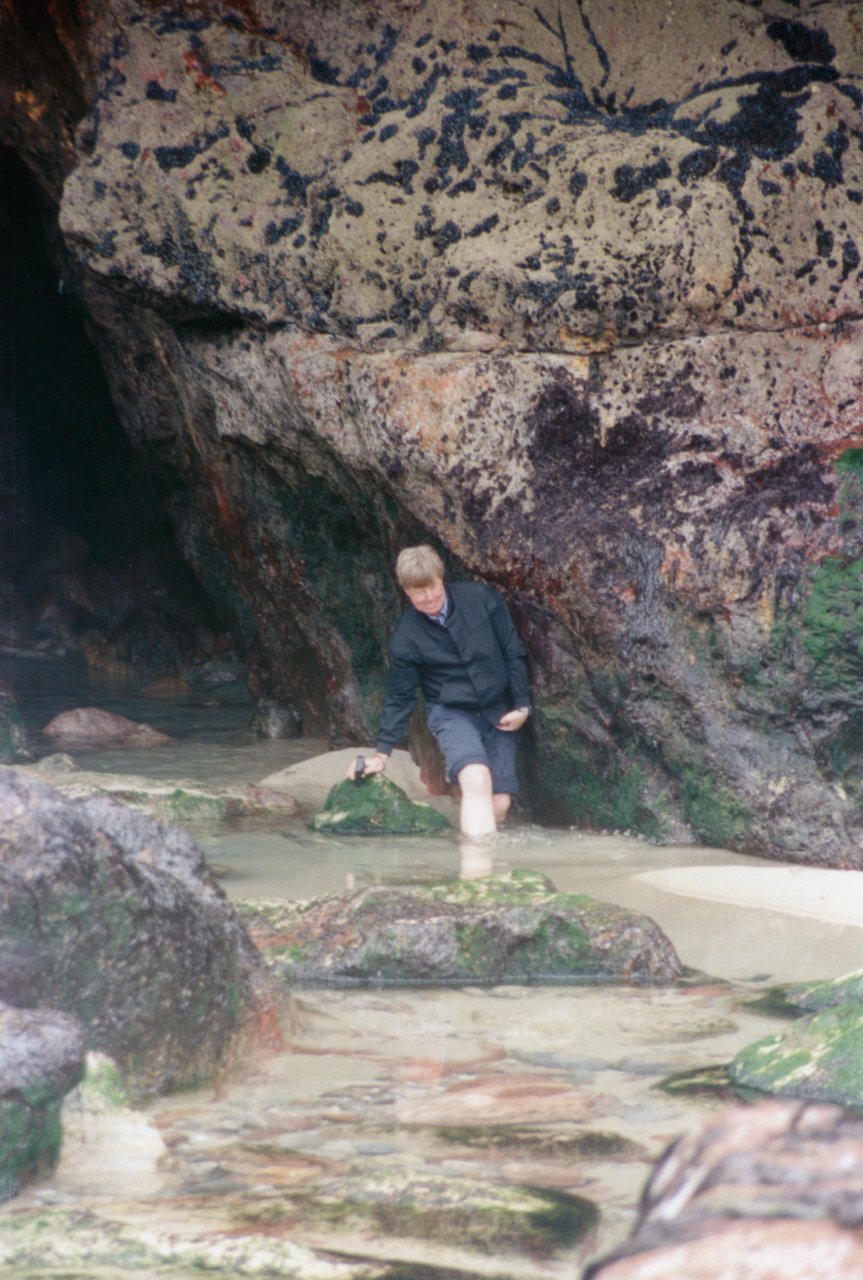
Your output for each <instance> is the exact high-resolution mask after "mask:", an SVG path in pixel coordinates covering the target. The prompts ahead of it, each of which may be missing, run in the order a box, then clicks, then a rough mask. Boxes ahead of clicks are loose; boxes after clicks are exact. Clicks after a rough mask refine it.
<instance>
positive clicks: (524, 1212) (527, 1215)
mask: <svg viewBox="0 0 863 1280" xmlns="http://www.w3.org/2000/svg"><path fill="white" fill-rule="evenodd" d="M284 1218H285V1219H286V1220H287V1222H288V1223H289V1222H290V1221H291V1220H292V1219H293V1220H296V1221H301V1222H308V1221H312V1222H314V1221H315V1220H316V1219H317V1220H319V1221H320V1222H321V1223H322V1224H331V1223H334V1222H339V1223H343V1224H346V1225H348V1226H350V1225H352V1224H356V1226H358V1227H360V1228H361V1229H364V1230H367V1231H368V1230H371V1231H372V1232H374V1234H376V1235H377V1234H381V1235H384V1236H388V1237H391V1238H392V1237H395V1238H399V1237H407V1238H414V1239H423V1240H426V1241H432V1242H434V1241H437V1242H440V1243H441V1244H451V1243H452V1241H453V1240H458V1242H459V1244H460V1246H461V1247H462V1248H464V1249H467V1250H469V1251H476V1252H478V1253H480V1254H483V1255H486V1256H487V1255H489V1254H491V1255H504V1256H506V1255H519V1254H527V1255H528V1256H530V1257H533V1258H536V1259H548V1258H551V1257H553V1256H554V1255H555V1254H556V1253H558V1252H559V1251H560V1250H561V1249H564V1248H567V1247H569V1246H571V1245H573V1244H574V1243H575V1242H576V1241H578V1240H579V1239H581V1238H582V1237H583V1236H584V1235H585V1234H586V1233H587V1232H588V1231H589V1230H590V1229H591V1228H592V1227H593V1226H594V1225H595V1224H596V1222H597V1221H598V1219H599V1211H598V1209H597V1207H596V1205H594V1204H593V1203H592V1202H591V1201H589V1200H586V1199H584V1198H583V1197H581V1196H576V1195H570V1194H568V1193H565V1192H560V1191H553V1190H546V1189H544V1188H539V1187H526V1186H519V1185H514V1184H512V1183H499V1184H495V1183H493V1182H485V1183H481V1182H478V1181H476V1180H472V1179H470V1178H468V1177H457V1176H454V1175H453V1174H449V1175H439V1176H435V1175H434V1174H433V1173H423V1174H413V1175H412V1174H411V1173H405V1172H401V1171H394V1172H385V1171H380V1172H378V1171H374V1170H373V1171H370V1172H368V1173H366V1174H364V1175H363V1174H357V1175H355V1176H354V1177H352V1178H343V1179H341V1180H340V1181H339V1182H338V1183H334V1184H333V1185H332V1186H331V1187H329V1188H328V1187H326V1186H324V1187H322V1188H318V1189H316V1192H315V1194H314V1196H309V1197H308V1198H306V1197H305V1196H303V1194H302V1190H301V1189H300V1191H299V1194H296V1193H295V1194H294V1195H293V1196H291V1197H290V1198H289V1200H288V1202H287V1204H286V1205H285V1208H284ZM408 1274H409V1273H408Z"/></svg>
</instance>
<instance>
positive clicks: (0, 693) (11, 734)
mask: <svg viewBox="0 0 863 1280" xmlns="http://www.w3.org/2000/svg"><path fill="white" fill-rule="evenodd" d="M32 759H33V755H32V752H31V751H30V743H29V740H28V737H27V730H26V728H25V727H24V721H23V720H22V719H21V714H20V712H19V711H18V704H17V703H16V701H15V695H14V693H13V692H12V690H11V689H10V688H9V686H8V685H7V684H4V683H3V681H2V680H0V764H14V763H15V761H16V760H32Z"/></svg>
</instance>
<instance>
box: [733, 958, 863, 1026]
mask: <svg viewBox="0 0 863 1280" xmlns="http://www.w3.org/2000/svg"><path fill="white" fill-rule="evenodd" d="M748 1003H749V1007H750V1008H753V1009H764V1010H765V1011H767V1012H769V1013H775V1014H777V1015H778V1016H779V1017H786V1018H787V1017H791V1018H794V1017H798V1016H799V1015H800V1014H801V1013H818V1012H819V1011H820V1010H821V1009H833V1008H835V1007H836V1006H837V1005H843V1004H859V1005H860V1006H861V1008H863V969H856V970H855V971H854V972H853V973H845V974H842V975H841V976H840V977H838V978H831V979H830V980H829V981H827V982H792V983H782V984H780V985H778V986H774V987H769V988H768V989H767V991H765V992H764V994H763V995H762V996H759V997H757V998H756V999H755V1000H751V1001H749V1002H748Z"/></svg>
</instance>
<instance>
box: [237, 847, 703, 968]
mask: <svg viewBox="0 0 863 1280" xmlns="http://www.w3.org/2000/svg"><path fill="white" fill-rule="evenodd" d="M248 919H249V926H250V929H251V931H252V935H253V937H254V939H255V941H256V942H257V944H258V946H259V947H261V949H262V950H263V951H264V952H265V954H267V956H268V957H269V959H270V961H271V963H272V964H273V967H274V969H275V970H276V972H277V973H279V974H281V975H282V976H283V977H285V978H287V979H288V981H291V982H297V981H299V982H345V983H354V982H362V983H369V982H371V983H377V982H387V983H395V984H401V983H403V984H408V985H409V984H411V983H414V982H420V983H423V982H471V983H478V982H481V983H490V984H497V983H501V982H507V981H509V982H525V981H531V980H533V981H542V980H545V981H555V980H566V981H569V982H579V981H592V982H631V983H644V984H647V983H671V982H674V981H675V980H676V979H677V978H679V977H680V974H681V966H680V961H679V960H678V958H677V955H676V954H675V951H674V948H673V947H672V945H671V943H670V942H669V941H668V939H667V938H666V937H665V935H664V934H663V933H662V932H661V930H660V929H659V928H658V927H657V926H656V925H655V924H654V923H653V921H652V920H649V919H648V918H647V917H646V916H638V915H636V914H634V913H633V912H630V911H625V910H623V909H622V908H620V907H614V906H610V905H608V904H607V903H603V902H596V901H595V900H594V899H593V898H588V897H586V896H585V895H584V894H574V893H557V892H556V891H555V888H554V885H553V884H551V882H550V881H549V880H547V879H546V878H545V877H544V876H541V875H538V874H537V873H536V872H530V871H513V872H510V873H509V874H508V875H501V876H494V877H487V878H483V879H478V880H470V881H461V882H459V881H441V882H439V883H435V884H431V885H425V886H421V887H415V888H410V889H407V888H387V887H384V886H375V887H373V888H370V889H362V890H359V891H357V892H355V893H346V894H339V895H335V896H333V897H329V898H323V899H320V900H318V901H316V902H311V903H308V904H304V905H299V906H288V907H286V908H277V909H275V910H274V911H264V912H257V911H256V909H255V907H254V905H253V904H252V905H251V906H250V908H249V917H248Z"/></svg>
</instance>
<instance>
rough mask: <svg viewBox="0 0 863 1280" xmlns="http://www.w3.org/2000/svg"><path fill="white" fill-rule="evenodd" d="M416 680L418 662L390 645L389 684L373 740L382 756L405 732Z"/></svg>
mask: <svg viewBox="0 0 863 1280" xmlns="http://www.w3.org/2000/svg"><path fill="white" fill-rule="evenodd" d="M419 683H420V668H419V663H418V662H417V661H415V660H414V659H413V658H412V657H411V656H410V654H409V653H408V652H406V651H405V650H404V649H402V648H401V646H398V645H397V644H395V643H393V644H391V645H390V678H389V685H388V686H387V696H386V700H385V701H384V709H383V711H382V712H381V723H380V727H379V729H378V740H377V748H378V750H379V751H383V752H384V753H385V754H386V755H389V754H390V752H391V751H392V749H393V747H394V746H395V745H396V743H397V742H400V741H401V739H402V738H403V737H404V735H405V731H406V730H407V727H408V721H409V720H410V718H411V712H412V711H413V709H414V705H415V703H416V697H417V689H418V688H419Z"/></svg>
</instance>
